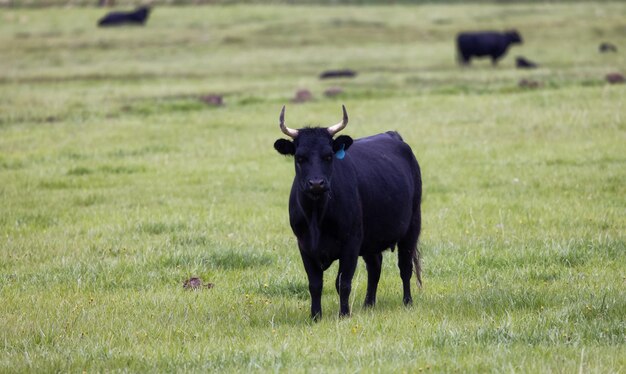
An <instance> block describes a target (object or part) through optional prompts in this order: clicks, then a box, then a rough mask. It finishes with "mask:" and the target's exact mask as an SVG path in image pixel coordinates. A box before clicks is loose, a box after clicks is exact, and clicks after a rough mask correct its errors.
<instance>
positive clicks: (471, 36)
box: [456, 30, 522, 65]
mask: <svg viewBox="0 0 626 374" xmlns="http://www.w3.org/2000/svg"><path fill="white" fill-rule="evenodd" d="M518 43H519V44H521V43H522V37H521V36H520V34H519V33H518V32H517V31H516V30H512V31H507V32H504V33H499V32H495V31H479V32H462V33H459V34H458V35H457V38H456V45H457V49H458V58H459V62H460V63H461V64H463V65H468V64H469V63H470V62H471V59H472V57H484V56H489V57H491V63H492V64H493V65H496V64H497V63H498V60H499V59H500V58H501V57H502V56H504V55H505V54H506V51H507V49H508V48H509V45H511V44H518Z"/></svg>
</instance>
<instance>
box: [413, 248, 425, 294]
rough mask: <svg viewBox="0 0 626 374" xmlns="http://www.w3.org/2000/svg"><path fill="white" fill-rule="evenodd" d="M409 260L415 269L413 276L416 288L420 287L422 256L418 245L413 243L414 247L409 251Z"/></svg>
mask: <svg viewBox="0 0 626 374" xmlns="http://www.w3.org/2000/svg"><path fill="white" fill-rule="evenodd" d="M411 260H412V261H413V271H415V277H416V278H417V288H422V258H421V254H420V250H419V248H418V245H415V249H414V250H413V253H411Z"/></svg>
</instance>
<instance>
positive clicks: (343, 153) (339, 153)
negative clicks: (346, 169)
mask: <svg viewBox="0 0 626 374" xmlns="http://www.w3.org/2000/svg"><path fill="white" fill-rule="evenodd" d="M345 147H346V145H345V144H342V145H341V149H340V150H338V151H337V153H335V157H337V159H338V160H343V158H344V157H346V151H344V150H343V149H344V148H345Z"/></svg>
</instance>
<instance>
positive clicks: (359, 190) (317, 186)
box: [274, 107, 422, 319]
mask: <svg viewBox="0 0 626 374" xmlns="http://www.w3.org/2000/svg"><path fill="white" fill-rule="evenodd" d="M284 110H285V108H284V107H283V111H282V112H281V115H280V127H281V129H282V130H283V132H284V133H285V134H286V135H288V136H289V137H291V138H292V139H293V141H289V140H286V139H278V140H277V141H276V142H275V143H274V148H275V149H276V150H277V151H278V152H279V153H281V154H283V155H292V156H294V159H295V169H296V176H295V179H294V181H293V185H292V187H291V194H290V197H289V220H290V224H291V228H292V230H293V232H294V234H295V235H296V237H297V240H298V247H299V249H300V254H301V257H302V262H303V263H304V268H305V270H306V273H307V276H308V280H309V292H310V293H311V317H312V318H314V319H317V318H320V317H321V315H322V306H321V296H322V284H323V273H324V271H325V270H326V269H328V267H329V266H330V265H331V264H332V263H333V262H334V261H335V260H339V272H338V274H337V277H336V280H335V288H336V290H337V293H338V294H339V303H340V315H349V314H350V306H349V304H348V300H349V296H350V292H351V289H352V278H353V276H354V272H355V269H356V266H357V261H358V257H359V256H362V257H363V260H364V261H365V264H366V266H367V273H368V276H367V293H366V296H365V304H364V305H365V306H373V305H374V304H375V303H376V289H377V287H378V281H379V279H380V272H381V265H382V259H383V256H382V252H383V251H385V250H386V249H392V250H393V249H394V248H395V246H396V245H397V247H398V267H399V268H400V277H401V279H402V285H403V292H404V295H403V301H404V303H405V304H406V305H409V304H411V303H412V297H411V287H410V280H411V275H412V271H413V270H415V273H416V276H417V283H418V286H421V282H422V280H421V268H420V253H419V250H418V248H417V242H418V239H419V234H420V228H421V211H420V205H421V196H422V180H421V174H420V168H419V165H418V163H417V160H416V159H415V156H414V155H413V152H412V151H411V148H410V147H409V145H408V144H406V143H405V142H404V141H403V140H402V138H401V137H400V135H399V134H398V133H397V132H395V131H389V132H386V133H383V134H378V135H374V136H370V137H366V138H361V139H356V140H354V141H353V139H352V138H350V137H349V136H345V135H342V136H339V137H337V138H333V136H334V135H335V134H336V133H337V132H339V131H341V130H342V129H343V128H344V127H345V126H346V124H347V122H348V116H347V113H346V111H345V107H344V108H343V111H344V113H343V114H344V118H343V121H342V122H340V123H338V124H337V125H334V126H331V127H329V128H320V127H315V128H302V129H299V130H294V129H290V128H288V127H286V126H285V125H284Z"/></svg>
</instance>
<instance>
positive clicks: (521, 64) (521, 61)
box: [515, 56, 539, 69]
mask: <svg viewBox="0 0 626 374" xmlns="http://www.w3.org/2000/svg"><path fill="white" fill-rule="evenodd" d="M515 66H517V68H518V69H535V68H537V67H539V65H537V63H535V62H532V61H530V60H528V59H526V58H524V57H522V56H517V58H515Z"/></svg>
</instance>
